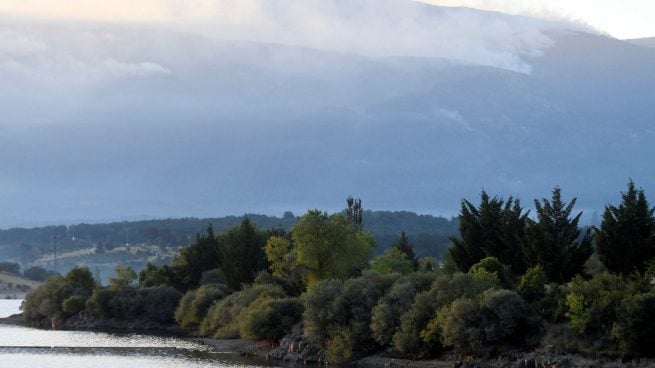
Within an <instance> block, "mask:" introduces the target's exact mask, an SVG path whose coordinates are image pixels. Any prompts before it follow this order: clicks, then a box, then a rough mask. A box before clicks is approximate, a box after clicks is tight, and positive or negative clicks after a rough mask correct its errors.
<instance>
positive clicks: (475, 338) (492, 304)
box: [421, 290, 527, 352]
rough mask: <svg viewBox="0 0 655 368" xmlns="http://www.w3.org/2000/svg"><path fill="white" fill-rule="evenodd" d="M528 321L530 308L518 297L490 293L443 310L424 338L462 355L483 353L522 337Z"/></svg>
mask: <svg viewBox="0 0 655 368" xmlns="http://www.w3.org/2000/svg"><path fill="white" fill-rule="evenodd" d="M526 320H527V307H526V304H525V302H524V300H523V299H522V298H521V297H520V296H519V295H518V294H516V293H515V292H513V291H509V290H489V291H486V292H484V293H483V294H482V295H481V297H480V298H476V299H470V298H462V299H458V300H456V301H455V302H453V303H452V304H451V305H449V306H446V307H443V308H441V309H440V310H439V312H438V313H437V316H436V318H435V319H434V320H432V321H431V322H430V324H429V325H428V327H427V328H426V329H425V330H424V331H423V333H422V334H421V336H422V337H423V339H424V340H428V341H430V340H434V339H440V340H441V342H442V343H443V344H444V345H447V346H452V347H454V348H455V349H457V350H460V351H468V352H473V351H481V350H485V349H489V348H490V347H492V346H493V345H497V344H503V343H506V342H508V341H509V340H510V339H512V338H518V337H521V336H520V334H521V332H522V329H521V328H520V327H521V325H522V324H524V323H525V321H526Z"/></svg>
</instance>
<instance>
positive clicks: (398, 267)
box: [371, 247, 414, 275]
mask: <svg viewBox="0 0 655 368" xmlns="http://www.w3.org/2000/svg"><path fill="white" fill-rule="evenodd" d="M371 269H372V270H373V271H376V272H378V273H381V274H391V273H398V274H401V275H406V274H408V273H410V272H412V271H414V264H413V263H412V261H411V260H410V259H409V257H407V254H405V253H403V252H401V251H400V250H399V249H398V248H395V247H392V248H389V249H387V250H386V251H385V252H384V255H382V256H377V257H375V258H374V259H373V261H372V262H371Z"/></svg>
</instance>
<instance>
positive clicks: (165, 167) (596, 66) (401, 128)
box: [0, 2, 655, 227]
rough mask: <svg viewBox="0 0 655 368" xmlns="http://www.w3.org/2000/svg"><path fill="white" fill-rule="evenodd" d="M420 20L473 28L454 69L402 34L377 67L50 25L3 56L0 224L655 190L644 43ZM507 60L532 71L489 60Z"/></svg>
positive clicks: (337, 57) (329, 56) (300, 53)
mask: <svg viewBox="0 0 655 368" xmlns="http://www.w3.org/2000/svg"><path fill="white" fill-rule="evenodd" d="M393 4H401V2H393ZM394 6H396V5H394ZM426 7H427V8H426ZM412 9H413V8H412ZM421 9H427V10H425V12H426V14H431V13H430V12H431V11H434V12H435V14H441V15H443V14H446V15H447V16H448V17H450V16H453V12H454V14H455V18H443V19H442V18H439V17H438V16H436V15H435V17H437V18H434V19H432V18H430V16H425V17H421V18H420V22H419V24H421V25H425V24H430V23H429V22H431V21H434V20H435V19H436V20H444V19H447V20H448V22H451V21H452V19H459V20H467V21H468V22H472V24H473V25H475V27H473V28H471V30H472V33H470V34H469V35H468V36H467V38H466V40H463V41H462V42H463V43H462V45H466V47H465V49H466V50H467V54H466V55H465V56H466V58H463V57H461V56H462V55H464V54H458V53H457V52H451V50H448V52H445V51H443V50H442V51H443V52H441V51H440V52H438V53H436V55H444V56H453V57H455V58H446V57H444V58H435V57H418V56H416V54H415V53H413V52H410V51H412V50H409V51H407V50H403V49H401V48H399V46H398V44H397V43H393V42H391V41H393V40H396V41H397V40H398V39H397V38H383V39H384V40H388V41H389V42H391V43H390V44H389V48H390V50H392V51H393V52H389V53H388V54H390V55H385V54H382V55H379V54H376V53H374V52H373V51H371V50H369V54H365V53H359V54H355V53H353V52H350V51H348V50H347V49H346V48H344V49H343V50H340V51H339V52H337V51H335V50H319V49H316V48H310V47H304V46H302V47H301V46H297V45H296V46H291V45H282V44H279V43H270V42H268V43H265V42H251V41H243V40H241V41H239V40H226V39H216V38H212V37H210V36H207V35H204V36H203V35H198V34H196V35H193V34H188V33H183V32H179V31H177V30H174V29H172V30H166V29H157V28H152V27H138V26H130V27H127V26H109V25H100V26H97V25H93V26H89V25H82V26H79V25H73V26H70V27H62V26H61V25H56V24H55V25H46V26H43V27H46V29H47V31H48V32H47V34H48V35H49V36H50V37H51V40H50V39H48V40H50V41H48V42H45V41H44V42H45V43H43V44H42V45H40V44H39V43H38V42H36V41H35V42H33V43H32V44H30V43H29V42H24V44H23V45H20V46H21V47H17V45H13V46H12V47H13V49H12V50H13V51H11V52H9V51H5V53H3V54H2V55H1V56H2V58H0V59H1V60H2V63H0V64H1V67H0V79H1V80H2V81H3V82H4V83H3V84H2V85H0V101H2V102H1V103H0V106H1V107H2V108H3V112H4V114H3V116H2V117H1V118H0V120H1V122H0V157H2V158H3V165H2V167H1V168H0V224H1V225H2V226H4V227H6V226H10V225H34V224H42V223H62V222H65V223H73V222H80V221H102V220H112V219H120V218H156V217H169V216H170V217H183V216H198V217H215V216H220V215H225V214H235V213H244V212H253V213H267V214H281V213H283V212H284V211H286V210H293V211H294V212H295V213H302V212H303V211H305V210H306V209H308V208H315V207H319V208H323V209H328V210H338V209H339V208H340V205H339V204H340V203H341V200H342V199H343V198H345V197H346V196H347V195H349V194H353V195H357V196H360V197H363V198H364V200H365V203H366V206H367V208H371V209H411V210H414V211H418V212H424V213H437V214H446V215H450V214H455V213H456V212H457V210H458V206H459V200H460V199H461V198H462V197H466V198H470V199H475V198H476V197H477V195H478V194H479V191H480V190H481V189H482V188H485V189H487V190H488V191H490V192H491V193H500V194H502V195H510V194H513V195H518V196H520V197H521V198H522V199H524V202H526V203H529V201H530V200H531V199H533V198H535V197H542V196H547V195H548V194H549V191H550V189H551V188H552V187H553V186H555V185H561V186H562V187H563V189H564V194H565V195H566V196H569V195H577V196H579V197H580V201H579V202H578V203H579V204H580V205H581V208H585V209H599V208H601V206H602V205H604V204H605V203H607V202H609V201H616V200H617V198H618V195H619V194H618V192H619V190H621V189H622V188H623V186H624V184H625V182H626V181H627V180H628V177H632V178H633V179H634V180H635V181H637V182H638V183H639V184H640V185H642V186H644V187H645V188H646V189H649V188H655V177H654V176H653V175H652V172H651V170H650V166H649V165H648V164H647V161H645V159H644V158H647V157H652V155H653V153H655V152H653V151H654V150H655V148H653V147H654V146H653V145H652V144H651V142H652V141H653V134H654V130H653V128H652V124H653V121H654V118H655V107H654V106H653V104H652V103H651V101H653V98H654V97H655V96H654V94H655V91H653V90H652V88H651V86H652V85H653V82H654V80H653V79H655V49H650V48H645V47H639V46H635V45H632V44H630V43H628V42H623V41H618V40H614V39H610V38H607V37H602V36H598V35H592V34H588V33H581V32H574V31H570V30H558V29H553V27H551V26H539V27H536V26H532V25H529V27H528V26H526V27H527V28H520V29H521V30H523V33H521V32H517V31H516V29H514V31H513V32H509V31H508V30H513V28H512V27H511V26H514V25H525V24H526V22H527V23H530V22H531V21H530V20H526V19H523V18H518V19H517V20H516V21H517V22H518V23H512V22H513V21H512V19H514V18H513V17H510V16H505V15H498V14H497V13H486V12H471V11H470V10H466V9H453V10H448V9H445V10H444V9H441V8H431V7H429V6H424V5H421ZM458 12H459V13H461V14H463V16H464V15H465V16H466V17H465V18H458V15H457V14H459V13H458ZM414 13H415V10H408V14H414ZM329 14H331V15H330V17H341V16H342V15H339V14H338V12H337V13H334V12H332V13H329ZM335 14H336V15H335ZM421 14H422V13H421ZM441 15H439V16H441ZM385 16H386V15H385ZM444 16H445V15H444ZM330 19H331V18H330ZM371 19H375V18H371ZM351 21H352V19H351V20H350V21H349V20H347V19H346V20H343V21H339V22H337V23H335V24H339V25H341V26H343V27H344V29H345V28H347V26H346V25H344V24H351ZM496 21H499V22H500V23H497V22H496ZM426 22H427V23H426ZM444 22H445V20H444ZM448 22H445V23H448ZM448 24H450V23H448ZM494 24H501V25H503V26H502V27H501V28H502V30H500V31H496V30H494V29H493V27H491V25H494ZM530 24H531V23H530ZM78 26H79V27H81V28H79V29H78V28H76V27H78ZM23 27H27V31H25V32H27V34H28V35H31V36H33V37H34V38H35V39H36V40H37V41H38V40H41V41H43V39H40V38H38V37H37V36H36V35H40V34H42V33H43V30H34V28H31V27H29V26H23ZM48 27H49V28H48ZM371 27H372V28H371V29H377V28H375V27H376V23H375V22H374V21H373V25H372V26H371ZM555 28H556V27H555ZM20 30H21V28H20V27H19V26H15V27H14V30H13V32H19V31H20ZM473 30H475V32H474V31H473ZM438 31H439V32H442V31H443V29H439V30H438ZM483 31H487V32H486V33H489V34H491V33H494V34H495V36H494V37H495V38H494V37H491V36H488V37H487V36H486V35H485V33H484V32H483ZM492 31H493V32H492ZM30 32H31V33H30ZM435 32H436V31H435ZM515 33H518V34H521V36H520V37H519V38H518V39H512V38H509V39H508V38H506V35H508V34H515ZM435 34H440V33H438V32H437V33H435ZM71 35H74V36H71ZM483 35H484V37H483ZM528 36H530V37H528ZM476 37H478V38H479V45H478V44H477V42H478V41H476V40H478V38H476ZM498 37H500V38H498ZM525 37H528V38H529V39H526V38H525ZM28 39H29V38H28ZM420 39H421V40H422V41H421V42H423V41H424V39H427V38H426V37H423V38H420ZM62 40H69V42H71V44H69V45H66V44H63V43H62V42H63V41H62ZM430 40H436V41H435V42H436V43H435V44H437V43H440V42H442V43H447V42H448V41H449V40H448V38H446V37H443V38H431V39H430ZM490 40H493V41H494V42H491V41H490ZM533 40H535V41H534V42H532V41H533ZM296 41H298V40H296ZM303 41H307V40H303ZM464 41H466V42H464ZM528 41H530V42H528ZM546 41H547V42H546ZM307 42H309V41H307ZM313 42H314V43H316V42H315V40H314V41H313ZM513 42H516V44H513ZM296 43H300V44H302V43H301V42H296ZM319 43H320V42H319ZM0 44H1V43H0ZM328 44H329V43H328ZM418 45H419V46H421V47H428V48H429V47H432V44H431V43H419V44H418ZM490 45H491V46H490ZM493 45H497V46H495V47H496V48H494V47H492V46H493ZM498 45H499V46H498ZM508 45H509V46H508ZM435 47H437V48H438V45H437V46H435ZM463 47H464V46H463ZM5 48H7V46H5ZM43 48H45V49H43ZM401 51H402V52H401ZM505 54H507V55H510V56H511V58H510V59H511V60H515V61H516V60H519V61H520V64H521V65H527V66H529V68H527V69H525V68H518V69H517V70H515V69H516V68H514V69H512V68H508V67H507V64H503V63H499V62H491V63H490V62H487V61H488V60H487V61H484V60H482V59H485V60H486V59H487V58H490V57H492V56H493V57H492V59H493V58H495V57H496V56H498V55H505ZM419 55H420V54H419ZM494 55H495V56H494ZM457 56H460V57H459V59H460V60H459V61H456V60H455V59H457ZM516 58H518V59H516ZM462 59H465V60H467V62H462ZM494 60H495V59H494ZM499 60H500V59H499ZM474 61H477V62H474ZM489 65H494V66H489ZM528 71H529V73H528Z"/></svg>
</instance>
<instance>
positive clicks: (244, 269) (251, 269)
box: [201, 218, 267, 290]
mask: <svg viewBox="0 0 655 368" xmlns="http://www.w3.org/2000/svg"><path fill="white" fill-rule="evenodd" d="M266 239H267V234H266V233H265V232H261V231H258V230H257V229H256V228H255V226H254V225H253V224H252V222H250V220H249V219H248V218H244V219H243V221H242V222H241V225H239V226H238V227H235V228H232V229H229V230H226V231H225V232H223V233H222V234H221V235H220V236H219V247H218V254H219V258H218V266H219V268H220V269H221V271H222V272H223V276H224V277H225V284H226V285H227V286H228V287H229V288H231V289H233V290H239V289H240V288H241V286H242V284H250V283H251V282H252V281H253V280H254V279H255V277H256V276H257V274H258V273H259V271H261V270H264V269H266V267H267V262H266V258H265V256H264V245H265V244H266ZM212 268H214V267H212ZM209 269H211V268H209ZM204 271H207V269H204V270H203V271H202V272H204ZM202 272H201V274H202Z"/></svg>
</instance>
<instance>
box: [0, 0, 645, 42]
mask: <svg viewBox="0 0 655 368" xmlns="http://www.w3.org/2000/svg"><path fill="white" fill-rule="evenodd" d="M233 1H234V4H239V1H238V0H233ZM424 1H425V2H429V3H433V4H437V5H448V6H468V7H475V8H481V9H491V10H498V11H502V12H507V13H513V14H528V15H536V16H541V17H548V18H562V17H564V18H567V19H575V20H578V21H581V22H584V23H588V24H589V25H591V26H593V27H596V28H598V29H599V30H601V31H605V32H608V33H610V34H611V35H613V36H615V37H618V38H637V37H649V36H655V22H652V17H653V15H655V1H652V0H622V1H617V0H548V1H542V0H539V1H537V0H424ZM222 3H223V4H225V1H223V2H222ZM239 5H241V4H239ZM217 12H220V9H219V10H217V9H216V7H215V1H214V0H102V1H100V0H67V1H65V2H64V1H53V0H2V1H1V2H0V14H2V15H9V16H14V15H19V16H28V17H35V16H36V17H43V18H60V19H61V18H64V19H79V20H102V21H155V22H162V21H164V22H169V21H182V22H184V21H189V20H203V18H207V19H211V17H212V16H215V15H216V14H217ZM243 13H244V14H243V16H244V17H248V14H247V9H244V10H243Z"/></svg>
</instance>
